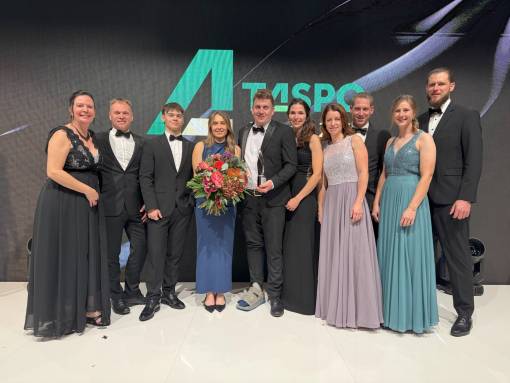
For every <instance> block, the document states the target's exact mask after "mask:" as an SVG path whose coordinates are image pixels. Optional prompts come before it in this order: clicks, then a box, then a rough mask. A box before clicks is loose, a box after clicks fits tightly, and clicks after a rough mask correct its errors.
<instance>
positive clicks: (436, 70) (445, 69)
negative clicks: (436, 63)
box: [427, 66, 455, 82]
mask: <svg viewBox="0 0 510 383" xmlns="http://www.w3.org/2000/svg"><path fill="white" fill-rule="evenodd" d="M444 72H446V73H447V74H448V80H450V82H455V78H454V77H453V71H452V70H451V69H450V68H448V67H446V66H442V67H439V68H434V69H432V70H431V71H430V72H429V74H428V75H427V82H428V81H429V78H430V76H432V75H433V74H436V73H444Z"/></svg>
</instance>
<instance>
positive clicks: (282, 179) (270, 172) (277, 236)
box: [237, 89, 297, 317]
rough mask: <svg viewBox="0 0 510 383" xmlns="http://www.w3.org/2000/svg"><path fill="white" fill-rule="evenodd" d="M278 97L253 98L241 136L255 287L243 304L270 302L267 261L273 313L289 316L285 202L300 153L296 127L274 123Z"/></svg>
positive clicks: (248, 241) (247, 236) (244, 209)
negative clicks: (285, 300)
mask: <svg viewBox="0 0 510 383" xmlns="http://www.w3.org/2000/svg"><path fill="white" fill-rule="evenodd" d="M273 114H274V99H273V96H272V94H271V92H270V91H269V90H267V89H263V90H259V91H257V92H256V93H255V96H254V98H253V106H252V115H253V120H254V121H253V122H252V123H249V124H248V125H247V126H245V127H243V128H242V129H241V130H240V132H239V146H240V147H241V156H242V158H243V159H244V160H245V161H246V164H247V166H248V169H249V179H248V189H249V190H250V194H249V195H248V196H247V197H246V199H245V200H244V201H243V203H242V207H241V214H242V217H241V219H242V225H243V231H244V235H245V239H246V246H247V258H248V267H249V271H250V279H251V285H250V288H249V289H248V290H247V291H246V292H245V293H244V294H243V296H242V297H241V299H240V300H239V301H238V303H237V308H238V309H240V310H243V311H250V310H253V309H254V308H256V307H258V306H259V305H261V304H263V303H264V302H265V298H264V292H263V289H262V286H263V282H264V262H265V259H267V271H268V276H267V285H266V289H267V294H268V297H269V301H270V304H271V315H273V316H275V317H280V316H282V315H283V311H284V310H283V304H282V302H281V300H280V294H281V289H282V284H283V256H282V246H283V244H282V241H283V230H284V226H285V204H286V203H287V201H288V200H289V199H290V198H291V192H290V187H289V180H290V179H291V177H292V176H293V175H294V173H295V172H296V166H297V150H296V143H295V138H294V133H293V132H292V129H291V128H290V127H289V126H287V125H284V124H281V123H279V122H278V121H274V120H272V117H273Z"/></svg>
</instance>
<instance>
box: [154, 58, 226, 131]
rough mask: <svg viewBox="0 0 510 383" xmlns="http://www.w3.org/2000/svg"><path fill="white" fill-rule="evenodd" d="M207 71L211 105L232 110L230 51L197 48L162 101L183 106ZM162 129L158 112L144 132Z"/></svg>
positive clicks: (188, 100) (189, 100)
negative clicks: (171, 89) (209, 76)
mask: <svg viewBox="0 0 510 383" xmlns="http://www.w3.org/2000/svg"><path fill="white" fill-rule="evenodd" d="M209 72H211V108H212V109H217V110H226V111H231V110H233V84H234V51H232V50H216V49H199V50H198V52H197V53H196V55H195V57H193V60H191V63H190V64H189V66H188V68H186V71H185V72H184V74H183V75H182V77H181V79H180V80H179V82H178V83H177V86H176V87H175V89H174V90H173V92H172V94H170V96H169V97H168V99H167V100H166V102H167V103H168V102H177V103H179V104H180V105H181V106H182V107H183V108H184V109H186V108H187V107H188V106H189V104H190V103H191V100H193V97H195V94H196V93H197V92H198V90H199V89H200V87H201V86H202V84H203V82H204V81H205V79H206V77H207V75H208V74H209ZM164 130H165V126H164V124H163V121H161V116H160V113H158V115H157V116H156V118H155V119H154V122H153V123H152V125H151V127H150V128H149V130H148V131H147V134H161V133H163V131H164Z"/></svg>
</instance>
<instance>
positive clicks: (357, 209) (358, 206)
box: [351, 202, 363, 223]
mask: <svg viewBox="0 0 510 383" xmlns="http://www.w3.org/2000/svg"><path fill="white" fill-rule="evenodd" d="M362 217H363V203H361V202H356V203H355V204H354V205H353V206H352V209H351V220H352V222H353V223H356V222H358V221H359V220H361V218H362Z"/></svg>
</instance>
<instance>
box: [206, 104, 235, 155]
mask: <svg viewBox="0 0 510 383" xmlns="http://www.w3.org/2000/svg"><path fill="white" fill-rule="evenodd" d="M216 116H220V117H221V118H223V121H225V124H226V126H227V136H226V137H225V141H226V143H227V145H226V147H225V150H226V151H228V152H230V153H232V154H235V152H236V140H235V137H234V131H233V130H232V124H231V123H230V116H229V115H228V114H227V113H226V112H223V111H219V110H217V111H214V112H212V113H211V115H210V116H209V121H208V122H207V127H208V132H207V138H206V139H205V140H204V144H205V146H207V147H208V148H209V147H211V146H212V145H214V143H215V142H216V141H215V140H214V136H213V134H212V123H213V120H214V117H216Z"/></svg>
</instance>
